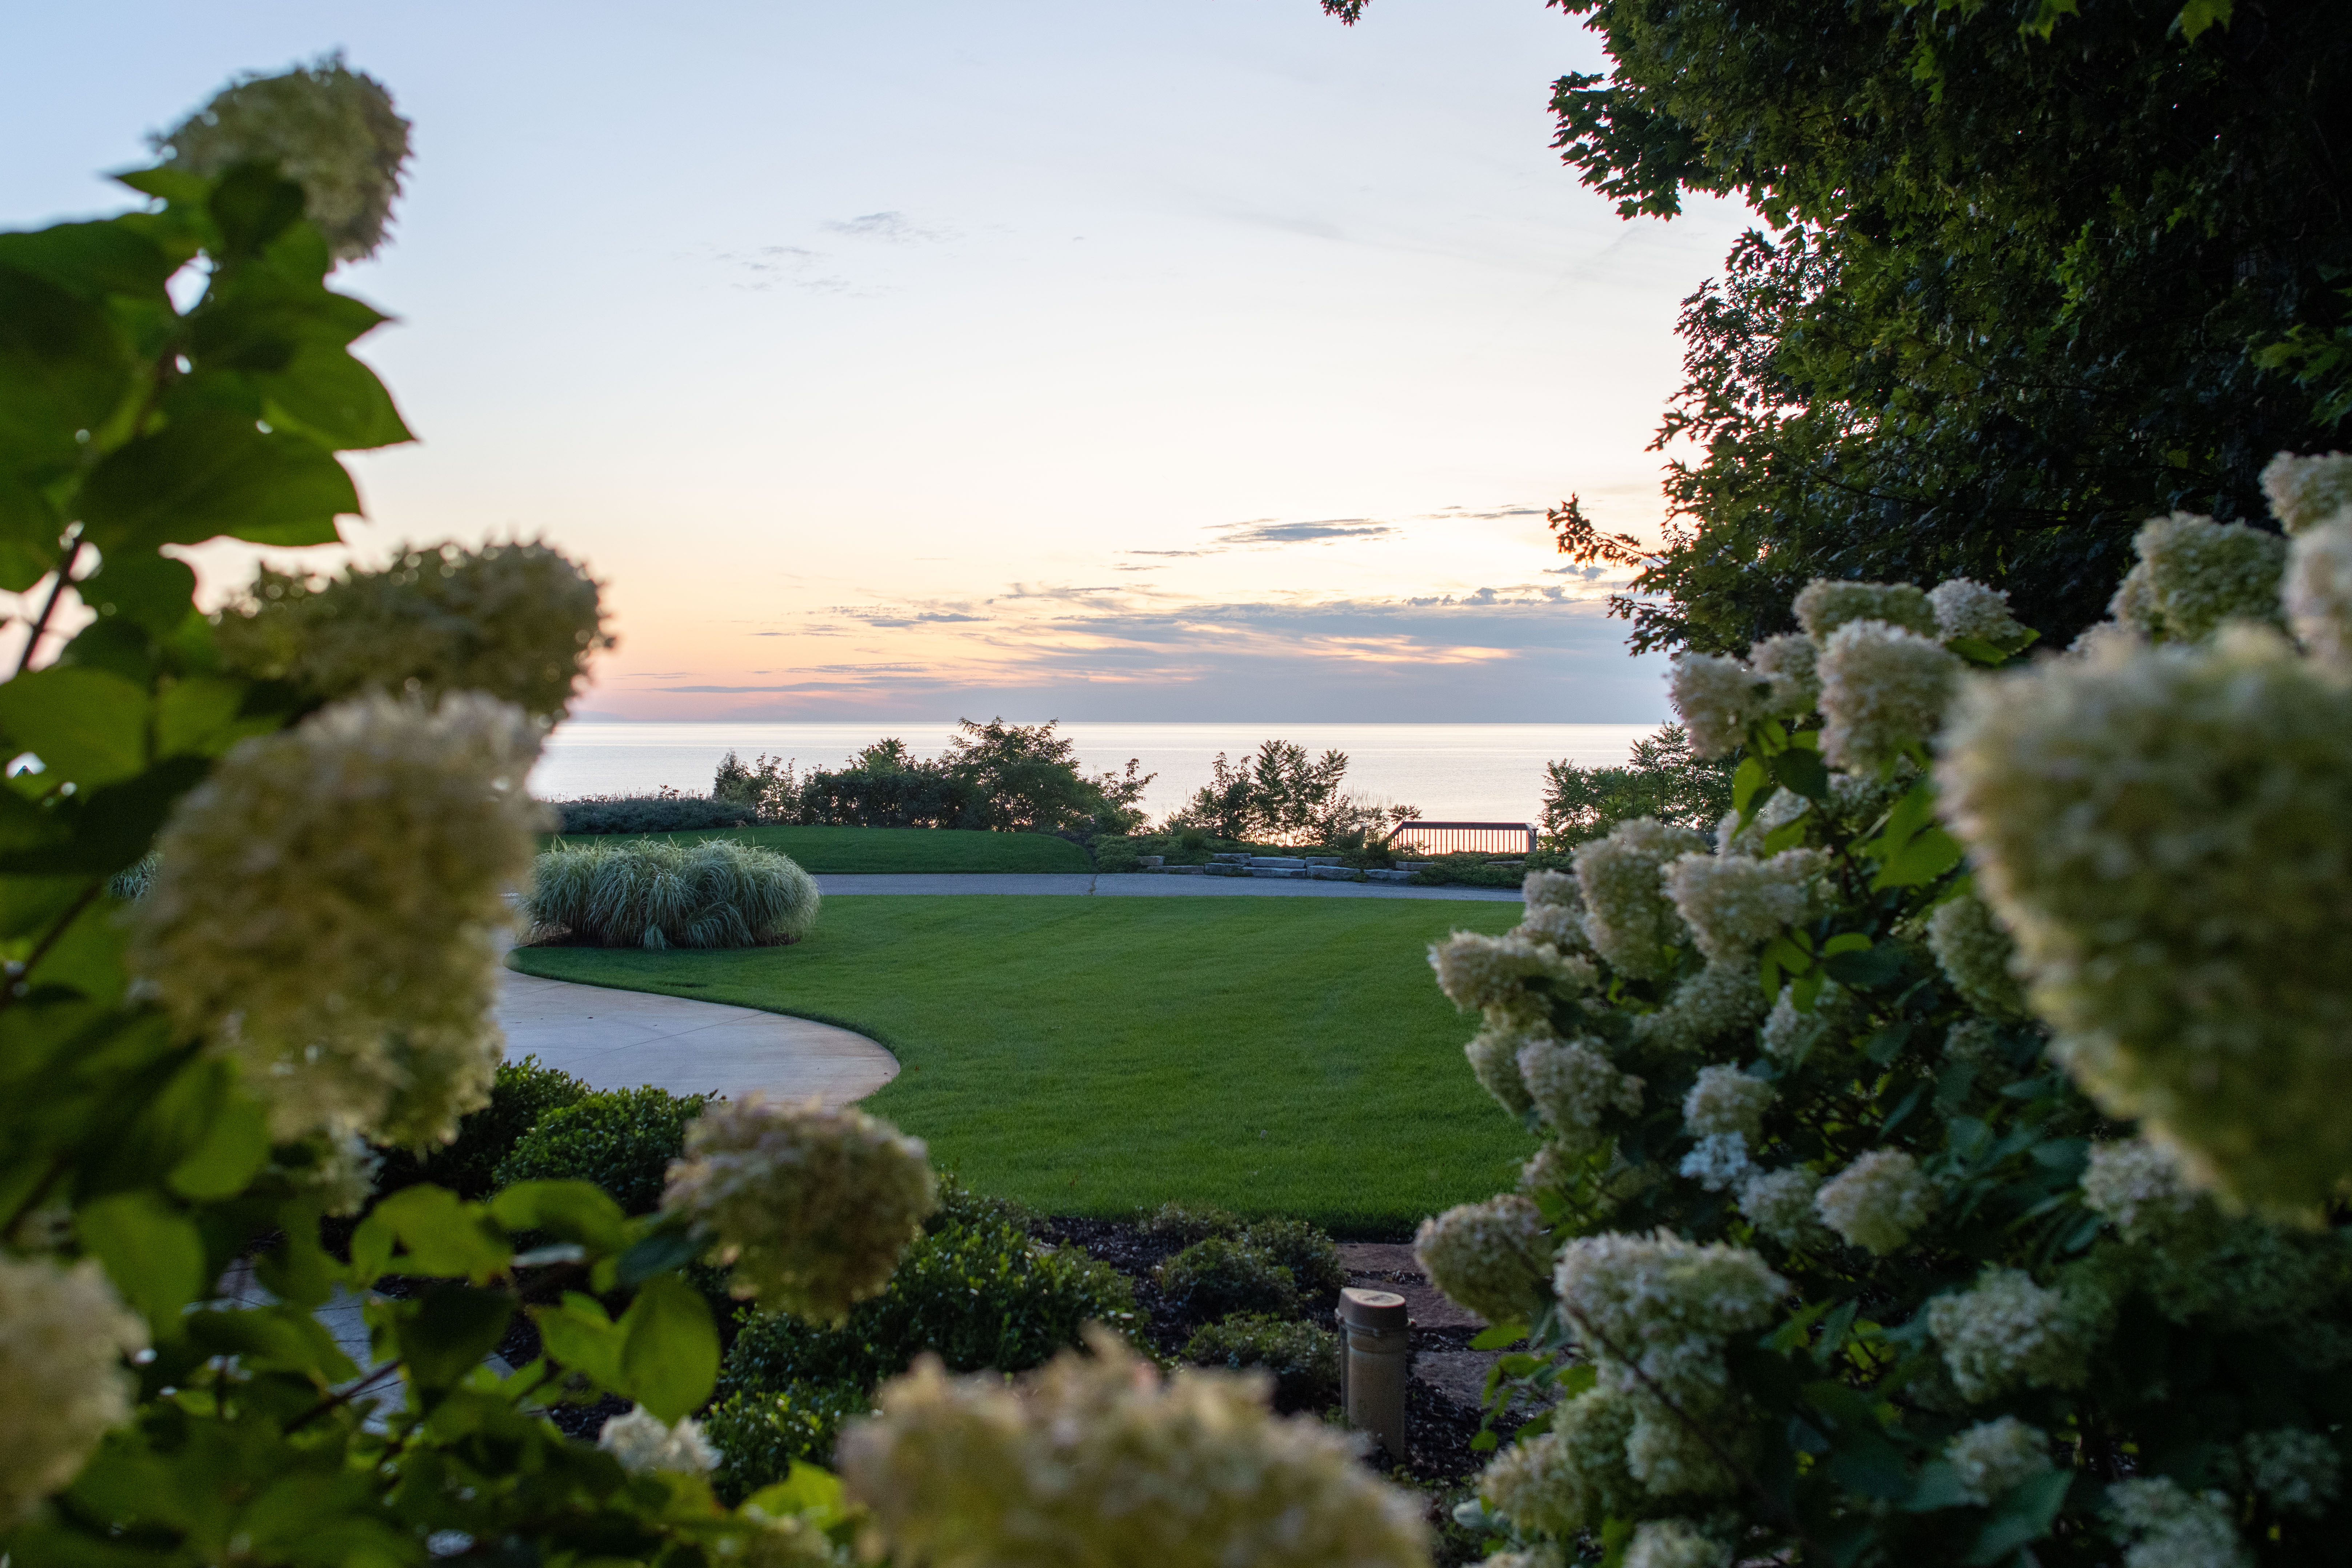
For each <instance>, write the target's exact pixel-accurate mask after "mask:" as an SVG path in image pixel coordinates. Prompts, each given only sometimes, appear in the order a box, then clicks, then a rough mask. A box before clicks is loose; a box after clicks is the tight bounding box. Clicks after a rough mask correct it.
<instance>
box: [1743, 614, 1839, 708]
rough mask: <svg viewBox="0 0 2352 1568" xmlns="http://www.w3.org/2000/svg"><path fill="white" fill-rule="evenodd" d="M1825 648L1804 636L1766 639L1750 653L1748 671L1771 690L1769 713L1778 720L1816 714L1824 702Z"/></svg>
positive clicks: (1794, 635) (1800, 634)
mask: <svg viewBox="0 0 2352 1568" xmlns="http://www.w3.org/2000/svg"><path fill="white" fill-rule="evenodd" d="M1821 657H1822V649H1821V645H1820V644H1819V643H1816V642H1815V641H1813V639H1812V638H1811V637H1806V636H1804V635H1803V634H1802V633H1800V632H1787V633H1784V634H1782V635H1781V636H1780V637H1766V638H1765V639H1764V640H1763V641H1762V642H1759V643H1758V644H1757V645H1756V646H1755V647H1751V648H1749V649H1748V668H1750V669H1752V670H1754V671H1755V672H1756V673H1757V674H1758V675H1759V676H1760V677H1762V678H1763V679H1764V680H1765V681H1766V682H1767V683H1768V684H1769V692H1768V694H1767V695H1766V697H1765V705H1766V706H1765V710H1766V711H1767V712H1768V713H1769V714H1770V715H1771V716H1772V717H1773V718H1776V719H1795V718H1800V717H1802V716H1803V715H1805V714H1807V713H1810V712H1811V711H1812V710H1813V706H1814V704H1816V703H1818V702H1819V701H1820V700H1822V677H1821V670H1820V665H1821Z"/></svg>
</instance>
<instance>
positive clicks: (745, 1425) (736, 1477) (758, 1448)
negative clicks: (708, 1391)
mask: <svg viewBox="0 0 2352 1568" xmlns="http://www.w3.org/2000/svg"><path fill="white" fill-rule="evenodd" d="M873 1409H874V1397H873V1395H872V1394H869V1393H868V1392H866V1387H865V1385H864V1384H857V1383H850V1382H845V1381H843V1380H840V1379H835V1380H834V1381H832V1382H830V1383H796V1384H793V1385H791V1386H790V1387H788V1388H782V1389H777V1390H774V1391H772V1392H768V1393H761V1394H753V1393H751V1392H749V1391H746V1392H743V1393H740V1394H732V1395H730V1396H729V1397H728V1398H727V1399H725V1400H724V1401H722V1402H721V1403H719V1405H716V1406H714V1407H713V1408H712V1409H711V1411H710V1413H709V1415H705V1416H704V1417H703V1418H702V1435H703V1436H705V1437H707V1438H709V1440H710V1445H711V1447H714V1448H716V1449H718V1450H719V1469H718V1471H717V1473H716V1474H714V1475H713V1476H712V1477H711V1478H710V1489H711V1490H713V1491H714V1492H716V1493H718V1494H719V1501H721V1502H723V1503H725V1504H726V1505H727V1506H728V1507H730V1508H732V1507H734V1506H735V1505H736V1504H738V1503H740V1502H741V1501H742V1500H744V1499H745V1498H747V1497H750V1496H751V1494H752V1493H753V1492H756V1491H758V1490H760V1489H761V1488H762V1487H770V1486H773V1485H775V1484H776V1483H777V1482H778V1481H781V1480H783V1479H787V1478H788V1477H790V1476H791V1474H792V1471H793V1461H795V1460H798V1461H800V1462H802V1463H803V1464H811V1465H822V1466H824V1467H825V1468H828V1469H829V1468H832V1466H833V1447H834V1444H835V1442H837V1441H839V1439H840V1437H841V1427H842V1424H843V1423H844V1422H845V1421H848V1420H849V1419H850V1418H852V1417H853V1416H858V1415H868V1414H870V1413H871V1412H872V1411H873Z"/></svg>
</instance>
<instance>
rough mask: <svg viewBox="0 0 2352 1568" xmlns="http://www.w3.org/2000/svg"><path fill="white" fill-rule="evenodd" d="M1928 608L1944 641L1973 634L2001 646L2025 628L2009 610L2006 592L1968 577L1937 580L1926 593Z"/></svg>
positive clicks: (1938, 633)
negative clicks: (1940, 581) (1933, 615)
mask: <svg viewBox="0 0 2352 1568" xmlns="http://www.w3.org/2000/svg"><path fill="white" fill-rule="evenodd" d="M1927 607H1928V608H1929V609H1931V610H1933V611H1934V612H1935V615H1936V632H1937V636H1939V637H1942V638H1943V639H1944V640H1945V641H1947V642H1949V641H1950V640H1951V639H1953V638H1954V637H1972V638H1974V639H1975V640H1976V641H1978V642H1984V643H1990V644H1992V645H1993V646H1994V647H2003V646H2005V645H2006V644H2008V643H2009V641H2010V640H2011V638H2013V637H2016V636H2017V635H2018V634H2019V633H2020V632H2022V631H2023V630H2024V629H2025V628H2024V627H2022V626H2019V625H2018V624H2017V619H2016V617H2015V616H2011V614H2010V613H2009V595H2008V593H2007V592H2006V591H2004V590H2002V589H1999V588H1988V587H1986V586H1985V585H1984V584H1981V583H1979V582H1975V581H1973V580H1971V579H1969V578H1967V577H1954V578H1951V579H1950V580H1948V581H1947V582H1942V583H1938V584H1936V585H1935V587H1933V588H1931V589H1929V590H1928V592H1927Z"/></svg>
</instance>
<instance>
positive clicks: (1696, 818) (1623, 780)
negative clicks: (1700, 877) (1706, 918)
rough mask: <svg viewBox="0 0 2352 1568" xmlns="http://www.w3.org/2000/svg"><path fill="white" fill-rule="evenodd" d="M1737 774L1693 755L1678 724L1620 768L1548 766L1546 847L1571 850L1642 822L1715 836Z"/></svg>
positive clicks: (1646, 740)
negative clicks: (1622, 825) (1706, 831)
mask: <svg viewBox="0 0 2352 1568" xmlns="http://www.w3.org/2000/svg"><path fill="white" fill-rule="evenodd" d="M1732 771H1733V764H1732V763H1731V761H1730V760H1729V759H1727V758H1721V757H1700V756H1696V755H1694V754H1693V753H1692V752H1691V742H1690V733H1689V731H1686V730H1685V729H1684V728H1683V727H1682V726H1681V725H1679V724H1667V725H1664V726H1662V727H1661V728H1660V729H1659V731H1658V732H1657V733H1656V734H1654V735H1644V736H1643V737H1642V739H1640V740H1638V741H1636V742H1633V755H1632V756H1630V757H1629V758H1628V759H1627V760H1626V761H1625V763H1623V765H1622V766H1617V767H1598V768H1588V767H1584V766H1582V765H1580V764H1579V763H1572V762H1567V761H1561V762H1555V763H1545V764H1544V808H1543V822H1542V825H1541V826H1542V829H1543V837H1544V840H1545V847H1547V848H1550V849H1566V848H1569V847H1572V846H1574V845H1578V844H1581V843H1583V842H1584V841H1585V840H1586V839H1588V838H1598V837H1601V835H1603V834H1605V833H1607V832H1608V831H1609V830H1610V829H1611V828H1612V827H1614V826H1617V825H1618V824H1619V823H1621V822H1631V821H1633V819H1634V818H1635V817H1638V816H1650V817H1655V818H1656V819H1657V820H1658V821H1660V822H1671V823H1675V824H1677V825H1679V826H1684V827H1701V828H1711V827H1713V826H1715V824H1716V823H1717V822H1718V821H1720V820H1722V817H1723V814H1724V813H1725V812H1727V811H1728V810H1730V809H1731V775H1732Z"/></svg>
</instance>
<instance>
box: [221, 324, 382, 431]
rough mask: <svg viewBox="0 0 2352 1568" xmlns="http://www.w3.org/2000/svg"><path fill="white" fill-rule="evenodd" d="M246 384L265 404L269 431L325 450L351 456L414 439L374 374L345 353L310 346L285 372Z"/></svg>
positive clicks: (326, 346)
mask: <svg viewBox="0 0 2352 1568" xmlns="http://www.w3.org/2000/svg"><path fill="white" fill-rule="evenodd" d="M247 379H249V380H250V381H251V382H252V383H253V384H254V385H255V386H256V387H257V388H259V389H260V392H261V395H262V396H263V397H264V399H266V401H265V403H264V404H263V413H264V414H265V416H267V417H268V420H269V423H270V424H271V425H273V426H277V427H278V429H281V430H291V431H293V432H294V433H295V434H297V435H301V436H308V437H310V439H312V440H313V441H316V442H318V443H319V445H320V446H321V447H332V448H335V449H338V450H351V449H354V448H361V447H393V446H397V445H399V444H400V443H401V442H403V441H414V440H415V439H416V437H415V436H413V435H411V434H410V433H409V429H408V426H407V424H406V423H405V422H404V421H403V420H402V418H401V417H400V410H399V409H398V408H397V407H395V406H394V404H393V401H392V394H391V393H389V392H387V391H385V390H384V385H383V382H381V381H379V380H377V379H376V374H375V372H373V371H372V370H370V369H369V368H368V367H367V366H366V365H364V364H362V363H360V362H359V361H358V360H356V359H354V358H352V355H351V353H350V351H348V350H346V349H343V348H341V347H339V346H335V345H331V344H326V343H310V344H306V345H305V346H304V347H303V348H302V350H301V352H299V353H297V354H296V355H295V356H294V359H293V361H292V363H289V364H288V365H287V366H286V368H285V369H284V370H282V371H274V372H267V373H256V374H253V375H251V376H249V377H248V378H247Z"/></svg>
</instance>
